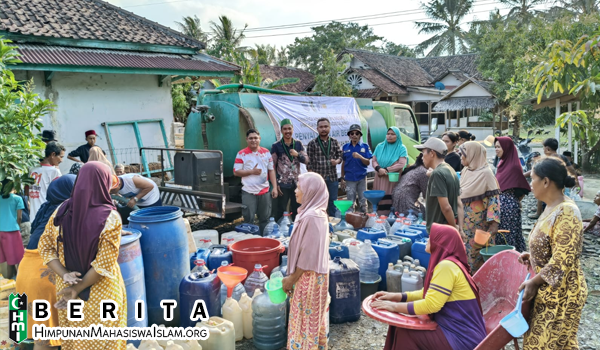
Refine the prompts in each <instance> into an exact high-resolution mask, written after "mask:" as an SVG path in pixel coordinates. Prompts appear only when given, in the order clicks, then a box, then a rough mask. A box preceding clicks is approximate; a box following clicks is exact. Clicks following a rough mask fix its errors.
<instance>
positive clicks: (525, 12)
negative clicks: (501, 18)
mask: <svg viewBox="0 0 600 350" xmlns="http://www.w3.org/2000/svg"><path fill="white" fill-rule="evenodd" d="M498 1H500V3H502V4H503V5H506V6H508V7H509V8H510V11H508V14H507V15H506V17H505V18H506V19H507V20H515V21H517V23H528V22H529V21H530V20H531V19H532V18H533V17H534V16H535V14H536V11H535V10H534V9H533V8H534V7H535V6H538V5H542V4H545V3H547V2H548V0H498Z"/></svg>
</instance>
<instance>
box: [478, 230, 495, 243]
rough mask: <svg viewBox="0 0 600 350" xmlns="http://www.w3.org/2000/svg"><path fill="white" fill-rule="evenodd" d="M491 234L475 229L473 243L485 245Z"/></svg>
mask: <svg viewBox="0 0 600 350" xmlns="http://www.w3.org/2000/svg"><path fill="white" fill-rule="evenodd" d="M490 236H491V234H490V233H489V232H485V231H483V230H475V238H474V239H475V243H477V244H479V245H486V243H487V242H488V240H489V239H490Z"/></svg>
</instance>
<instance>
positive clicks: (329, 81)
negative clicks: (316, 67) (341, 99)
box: [314, 50, 352, 96]
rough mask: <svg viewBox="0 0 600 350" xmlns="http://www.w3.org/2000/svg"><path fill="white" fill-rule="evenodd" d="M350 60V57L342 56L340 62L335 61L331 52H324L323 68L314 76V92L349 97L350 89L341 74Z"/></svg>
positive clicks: (335, 57)
mask: <svg viewBox="0 0 600 350" xmlns="http://www.w3.org/2000/svg"><path fill="white" fill-rule="evenodd" d="M351 60H352V57H351V56H350V55H343V56H342V57H341V59H340V60H337V56H336V55H335V54H334V52H333V50H329V51H327V52H325V56H324V58H323V68H322V70H321V72H320V73H319V74H317V75H316V76H315V88H314V91H318V92H321V93H322V94H324V95H326V96H351V94H352V87H351V86H350V84H348V82H347V81H346V76H345V74H343V73H344V71H345V70H346V68H347V67H348V65H349V64H350V61H351Z"/></svg>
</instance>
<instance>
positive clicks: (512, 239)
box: [494, 136, 531, 253]
mask: <svg viewBox="0 0 600 350" xmlns="http://www.w3.org/2000/svg"><path fill="white" fill-rule="evenodd" d="M494 146H495V147H496V155H497V156H498V159H500V162H499V163H498V168H497V171H496V179H498V184H499V185H500V191H502V192H501V193H500V208H502V210H501V211H500V230H507V231H510V232H508V233H505V234H504V235H505V236H502V235H500V236H498V237H496V244H508V245H512V246H513V247H515V249H516V250H517V251H518V252H519V253H522V252H524V251H525V250H526V249H527V248H526V246H525V239H524V238H523V231H522V225H521V199H522V198H523V196H526V195H527V194H528V193H529V192H530V191H531V188H530V187H529V183H527V180H526V179H525V176H524V175H523V168H522V167H521V162H520V161H519V155H518V154H517V147H515V144H514V143H513V141H512V140H511V138H510V137H506V136H503V137H496V140H495V142H494ZM504 237H506V241H505V240H504Z"/></svg>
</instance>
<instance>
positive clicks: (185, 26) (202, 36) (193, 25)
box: [175, 15, 208, 42]
mask: <svg viewBox="0 0 600 350" xmlns="http://www.w3.org/2000/svg"><path fill="white" fill-rule="evenodd" d="M182 21H183V22H177V21H176V22H175V24H177V27H178V28H179V30H180V31H181V32H182V33H183V34H185V35H187V36H189V37H191V38H194V39H196V40H200V41H202V42H206V41H208V36H207V34H206V33H204V32H203V31H202V26H201V24H200V18H198V16H196V15H194V17H192V16H185V17H183V18H182Z"/></svg>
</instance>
